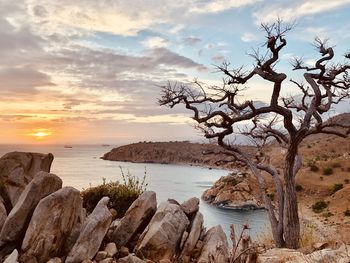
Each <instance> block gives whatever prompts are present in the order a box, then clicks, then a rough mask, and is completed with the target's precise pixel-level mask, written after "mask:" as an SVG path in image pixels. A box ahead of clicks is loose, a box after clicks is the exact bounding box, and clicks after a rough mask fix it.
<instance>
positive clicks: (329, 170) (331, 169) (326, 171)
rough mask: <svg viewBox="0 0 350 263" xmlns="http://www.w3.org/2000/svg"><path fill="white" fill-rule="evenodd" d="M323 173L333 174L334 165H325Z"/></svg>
mask: <svg viewBox="0 0 350 263" xmlns="http://www.w3.org/2000/svg"><path fill="white" fill-rule="evenodd" d="M323 174H324V175H331V174H333V168H332V167H325V168H323Z"/></svg>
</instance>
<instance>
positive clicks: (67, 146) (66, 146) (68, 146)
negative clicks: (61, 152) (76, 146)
mask: <svg viewBox="0 0 350 263" xmlns="http://www.w3.org/2000/svg"><path fill="white" fill-rule="evenodd" d="M64 148H69V149H70V148H73V146H70V145H65V146H64Z"/></svg>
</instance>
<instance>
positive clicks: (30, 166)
mask: <svg viewBox="0 0 350 263" xmlns="http://www.w3.org/2000/svg"><path fill="white" fill-rule="evenodd" d="M52 161H53V155H52V154H51V153H49V154H41V153H25V152H11V153H7V154H5V155H4V156H3V157H1V158H0V186H1V189H0V195H1V196H2V197H3V199H4V200H5V202H6V204H5V206H6V207H7V211H9V210H11V208H12V207H14V206H15V204H16V202H17V200H18V198H19V196H20V195H21V193H22V192H23V190H24V188H25V187H26V186H27V184H28V183H29V182H30V181H31V180H32V179H33V178H34V176H35V175H36V174H37V173H38V172H40V171H44V172H50V168H51V163H52Z"/></svg>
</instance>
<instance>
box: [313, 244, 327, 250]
mask: <svg viewBox="0 0 350 263" xmlns="http://www.w3.org/2000/svg"><path fill="white" fill-rule="evenodd" d="M312 247H313V248H314V249H316V250H321V249H325V248H327V247H329V243H328V242H318V243H315V244H313V245H312Z"/></svg>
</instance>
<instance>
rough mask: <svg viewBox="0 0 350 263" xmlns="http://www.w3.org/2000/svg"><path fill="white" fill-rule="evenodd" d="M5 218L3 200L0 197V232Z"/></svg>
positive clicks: (5, 212)
mask: <svg viewBox="0 0 350 263" xmlns="http://www.w3.org/2000/svg"><path fill="white" fill-rule="evenodd" d="M6 217H7V211H6V208H5V205H4V200H3V199H2V197H1V196H0V232H1V230H2V228H3V226H4V223H5V220H6Z"/></svg>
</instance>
